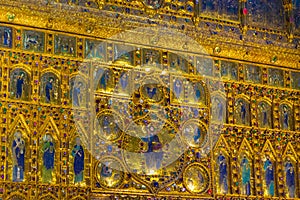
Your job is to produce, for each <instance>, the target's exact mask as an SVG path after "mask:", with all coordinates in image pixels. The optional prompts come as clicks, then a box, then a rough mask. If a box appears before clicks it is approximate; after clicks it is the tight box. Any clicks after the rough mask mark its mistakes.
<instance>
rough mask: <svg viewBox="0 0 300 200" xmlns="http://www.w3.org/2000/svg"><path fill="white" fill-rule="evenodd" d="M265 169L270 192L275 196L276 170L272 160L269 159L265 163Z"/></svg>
mask: <svg viewBox="0 0 300 200" xmlns="http://www.w3.org/2000/svg"><path fill="white" fill-rule="evenodd" d="M264 170H265V181H266V185H267V190H268V194H269V195H271V196H274V192H275V190H274V171H273V165H272V162H271V161H270V160H269V159H267V160H266V162H265V164H264Z"/></svg>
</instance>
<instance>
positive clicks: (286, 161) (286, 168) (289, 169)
mask: <svg viewBox="0 0 300 200" xmlns="http://www.w3.org/2000/svg"><path fill="white" fill-rule="evenodd" d="M297 164H298V155H297V153H296V151H295V149H294V148H293V146H292V144H291V143H290V142H289V143H288V144H287V145H286V147H285V149H284V151H283V156H282V169H283V170H282V172H283V174H282V175H283V177H284V178H283V180H284V190H285V197H287V198H295V197H298V195H297V191H298V184H299V179H297V175H298V172H297Z"/></svg>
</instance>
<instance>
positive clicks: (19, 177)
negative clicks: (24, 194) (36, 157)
mask: <svg viewBox="0 0 300 200" xmlns="http://www.w3.org/2000/svg"><path fill="white" fill-rule="evenodd" d="M8 138H9V144H8V151H7V153H8V155H9V157H10V158H11V159H8V162H7V179H8V180H10V181H12V182H24V181H26V180H28V179H30V178H29V177H28V176H29V174H28V172H30V162H29V160H28V158H30V156H31V152H30V129H29V127H28V125H27V123H26V122H25V118H24V117H23V115H18V116H17V117H16V118H15V120H14V121H13V123H12V124H11V126H10V129H9V137H8Z"/></svg>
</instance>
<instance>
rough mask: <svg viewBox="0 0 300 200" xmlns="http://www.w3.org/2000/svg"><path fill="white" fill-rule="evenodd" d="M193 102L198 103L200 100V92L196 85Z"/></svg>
mask: <svg viewBox="0 0 300 200" xmlns="http://www.w3.org/2000/svg"><path fill="white" fill-rule="evenodd" d="M194 93H195V96H194V98H195V101H196V102H198V101H199V100H200V98H201V91H200V88H199V85H198V84H195V85H194Z"/></svg>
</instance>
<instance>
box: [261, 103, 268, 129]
mask: <svg viewBox="0 0 300 200" xmlns="http://www.w3.org/2000/svg"><path fill="white" fill-rule="evenodd" d="M261 109H262V118H263V119H262V122H263V123H262V124H263V126H266V125H268V111H267V109H266V108H265V105H264V104H261Z"/></svg>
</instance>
